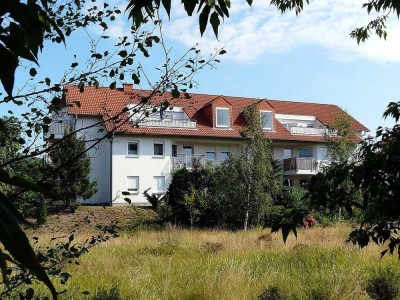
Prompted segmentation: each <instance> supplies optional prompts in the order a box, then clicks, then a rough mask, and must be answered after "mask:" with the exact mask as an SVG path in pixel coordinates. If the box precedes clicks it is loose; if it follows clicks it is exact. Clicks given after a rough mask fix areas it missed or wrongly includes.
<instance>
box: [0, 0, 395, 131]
mask: <svg viewBox="0 0 400 300" xmlns="http://www.w3.org/2000/svg"><path fill="white" fill-rule="evenodd" d="M116 1H117V0H114V2H115V3H117V2H116ZM268 2H269V1H260V0H258V1H257V0H255V2H254V5H253V8H250V7H249V6H248V5H247V4H246V2H245V1H243V0H242V1H238V0H234V1H232V9H231V18H230V19H228V20H225V22H224V23H223V24H221V28H220V36H219V40H217V39H216V38H215V37H214V35H213V33H212V30H211V28H207V31H206V33H205V35H204V36H203V37H202V38H201V37H200V33H199V30H198V23H197V22H198V19H197V17H194V18H188V17H186V15H185V13H184V11H183V10H182V8H181V4H180V1H174V2H173V6H172V16H171V21H167V20H165V22H164V37H165V38H166V41H167V45H168V46H169V47H171V48H173V52H174V53H175V54H176V55H178V54H179V53H182V52H184V51H185V50H186V49H188V48H190V47H191V46H193V45H195V44H196V43H199V47H200V48H201V49H202V50H203V53H208V52H212V51H213V49H215V48H221V47H225V49H226V51H227V54H226V55H224V56H222V57H221V63H220V64H219V65H218V66H217V69H213V70H204V71H202V72H201V73H200V74H198V76H197V77H196V81H197V82H198V86H197V87H196V88H195V89H193V90H192V92H198V93H207V94H218V95H219V94H221V95H229V96H233V95H234V96H246V97H257V98H269V99H282V100H293V101H305V102H318V103H332V104H336V105H339V106H340V107H342V108H345V109H347V111H348V112H349V113H350V114H351V115H353V116H354V117H355V118H356V119H358V120H359V121H360V122H362V123H363V124H364V125H365V126H367V127H368V128H369V129H370V130H371V131H372V132H374V130H375V129H376V127H378V126H379V125H386V126H391V125H393V122H383V120H382V118H381V116H382V113H383V111H384V110H385V108H386V106H387V104H388V103H389V102H390V101H399V100H400V91H399V84H398V78H399V67H400V39H399V35H400V23H399V22H398V20H397V19H396V18H392V20H391V21H390V22H389V23H388V33H389V36H388V40H387V41H381V40H379V39H378V38H375V37H374V38H371V39H370V40H369V41H367V42H366V43H365V44H361V45H360V46H358V45H357V43H356V41H355V40H351V39H350V38H349V33H350V31H351V30H352V29H354V28H355V27H357V26H364V25H366V24H367V22H368V21H369V20H370V19H372V17H373V15H372V16H368V15H367V14H366V12H365V10H363V9H362V8H361V7H362V3H363V2H364V0H361V1H359V0H338V1H325V0H315V1H310V5H309V6H306V7H305V10H304V12H303V13H301V14H300V15H299V16H298V17H296V16H295V14H294V13H288V14H286V15H284V16H282V15H280V14H279V13H278V12H277V11H276V8H274V7H270V6H269V5H268ZM332 3H334V4H332ZM128 29H129V23H128V22H126V21H125V20H124V19H123V18H122V19H120V20H117V22H116V24H115V25H113V26H112V27H111V28H110V30H109V35H110V36H111V37H116V36H118V35H119V34H121V33H124V32H126V31H127V30H128ZM86 44H87V39H86V37H85V34H84V33H75V34H74V35H73V36H72V37H71V38H70V39H69V40H68V44H67V48H66V49H64V47H63V46H62V45H46V46H45V49H44V52H43V53H42V54H41V56H40V58H39V60H40V63H41V68H40V72H39V74H38V77H39V78H40V76H41V77H46V76H47V77H50V78H60V76H61V75H62V74H63V72H64V70H65V69H66V68H68V67H69V65H70V63H71V62H72V61H73V58H72V56H73V54H77V55H78V58H79V56H83V53H87V46H85V45H86ZM150 59H151V62H152V63H149V62H150V61H149V60H143V62H144V63H146V64H147V65H149V68H150V69H151V68H152V65H153V64H157V63H159V62H161V61H162V60H160V59H159V56H158V54H157V53H156V54H155V55H154V56H152V57H151V58H150ZM150 73H151V75H152V76H153V77H154V78H156V76H157V74H156V73H155V72H154V73H153V72H152V71H150ZM25 82H26V75H25V72H23V71H22V70H21V71H20V72H19V73H18V76H17V87H18V86H22V85H23V84H24V83H25ZM141 87H142V88H148V86H146V85H145V84H143V85H141ZM10 107H12V106H5V105H2V106H0V114H1V115H4V114H6V111H7V110H8V109H9V108H10Z"/></svg>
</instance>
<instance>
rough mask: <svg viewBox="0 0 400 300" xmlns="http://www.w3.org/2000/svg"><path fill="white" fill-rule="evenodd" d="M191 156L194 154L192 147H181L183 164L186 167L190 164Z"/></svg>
mask: <svg viewBox="0 0 400 300" xmlns="http://www.w3.org/2000/svg"><path fill="white" fill-rule="evenodd" d="M193 154H194V148H193V146H183V147H182V156H183V162H184V163H185V164H186V165H189V164H191V162H192V157H193Z"/></svg>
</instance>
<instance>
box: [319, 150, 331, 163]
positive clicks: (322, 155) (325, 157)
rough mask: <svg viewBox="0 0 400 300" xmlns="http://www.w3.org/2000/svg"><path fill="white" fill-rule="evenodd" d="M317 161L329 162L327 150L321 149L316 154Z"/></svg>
mask: <svg viewBox="0 0 400 300" xmlns="http://www.w3.org/2000/svg"><path fill="white" fill-rule="evenodd" d="M318 159H320V160H330V157H329V153H328V148H326V147H321V148H320V149H319V152H318Z"/></svg>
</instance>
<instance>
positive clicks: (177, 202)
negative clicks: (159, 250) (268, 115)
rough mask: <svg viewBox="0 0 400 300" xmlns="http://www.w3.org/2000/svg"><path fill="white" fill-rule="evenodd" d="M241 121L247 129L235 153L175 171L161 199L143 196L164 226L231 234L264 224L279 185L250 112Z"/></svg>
mask: <svg viewBox="0 0 400 300" xmlns="http://www.w3.org/2000/svg"><path fill="white" fill-rule="evenodd" d="M245 117H246V119H247V124H248V126H247V127H246V130H245V131H244V132H243V135H245V136H246V138H245V142H246V144H245V146H244V148H243V151H242V152H241V153H239V154H237V155H234V154H231V155H229V158H228V159H227V160H225V161H224V162H223V163H221V164H220V165H219V166H216V167H210V166H207V165H206V166H205V167H202V166H201V165H199V164H196V163H194V164H193V168H192V170H190V171H189V170H187V169H181V170H178V171H176V172H175V173H174V175H173V178H172V181H171V184H170V186H169V189H168V191H167V193H166V196H165V198H164V199H155V198H154V197H155V196H154V195H153V196H150V195H147V198H148V199H149V201H150V202H151V203H157V205H153V206H154V207H157V210H158V211H159V214H160V216H161V217H162V218H163V219H164V220H165V221H168V222H173V223H178V224H181V225H191V226H194V225H196V226H201V227H203V226H204V227H215V226H218V227H224V228H229V229H235V230H237V229H240V228H244V229H247V228H248V227H253V226H257V225H260V224H263V223H264V222H265V220H266V216H267V214H268V212H269V211H270V210H271V206H272V204H273V201H274V199H277V198H278V197H279V195H280V193H281V187H282V180H281V177H280V175H279V165H278V163H277V162H276V161H275V160H274V158H273V155H272V152H271V146H270V141H269V140H266V139H265V138H264V137H263V132H262V130H261V126H260V119H259V115H258V113H257V109H256V107H255V106H252V107H250V108H249V109H248V110H246V111H245ZM160 203H161V205H160Z"/></svg>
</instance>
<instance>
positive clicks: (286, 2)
mask: <svg viewBox="0 0 400 300" xmlns="http://www.w3.org/2000/svg"><path fill="white" fill-rule="evenodd" d="M171 2H172V0H162V1H160V0H148V1H140V0H130V1H129V3H128V6H127V10H129V17H130V18H132V19H133V21H134V24H135V25H136V26H139V25H140V24H142V23H146V22H147V20H148V17H150V18H154V17H155V16H158V10H159V8H160V7H161V6H162V7H164V9H165V11H166V13H167V15H168V17H170V14H171ZM246 2H247V4H248V5H249V6H251V5H252V4H253V0H246ZM182 4H183V6H184V9H185V11H186V13H187V15H188V16H192V15H193V13H194V12H197V14H198V15H199V21H198V23H199V30H200V33H201V35H203V34H204V32H205V30H206V28H207V25H208V23H210V24H211V26H212V29H213V32H214V34H215V36H216V37H217V38H218V28H219V26H220V24H221V21H224V19H225V18H229V10H230V9H231V1H230V0H218V1H205V0H201V1H198V0H183V1H182ZM270 4H271V5H272V6H275V7H276V8H277V9H278V11H279V12H281V13H282V14H283V13H286V12H288V11H294V12H295V13H296V15H299V14H300V13H301V12H302V11H303V9H304V5H305V4H309V0H271V1H270ZM363 8H365V9H366V11H367V13H368V14H370V13H371V12H372V11H373V12H376V13H377V14H380V13H381V14H382V15H381V16H379V15H378V17H376V18H375V19H373V20H371V21H370V22H369V23H368V24H367V25H366V26H362V27H358V28H355V29H354V30H353V31H352V32H351V33H350V37H351V38H354V39H356V40H357V43H358V44H359V43H360V42H365V41H366V40H367V39H368V38H369V37H370V35H371V32H373V33H375V34H376V35H377V36H378V37H379V38H383V39H385V40H386V37H387V32H386V21H387V20H388V19H389V14H390V13H391V12H394V13H395V14H396V15H397V17H399V14H400V5H399V3H398V1H396V0H371V1H368V2H367V3H364V4H363Z"/></svg>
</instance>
